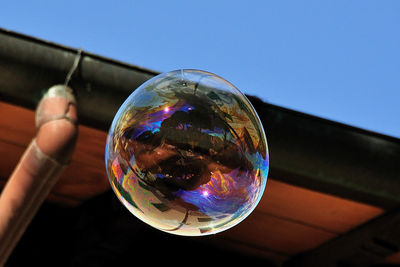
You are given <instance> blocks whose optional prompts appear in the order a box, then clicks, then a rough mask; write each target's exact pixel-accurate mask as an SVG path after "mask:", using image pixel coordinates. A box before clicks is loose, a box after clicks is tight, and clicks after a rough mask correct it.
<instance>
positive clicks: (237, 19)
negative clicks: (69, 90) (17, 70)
mask: <svg viewBox="0 0 400 267" xmlns="http://www.w3.org/2000/svg"><path fill="white" fill-rule="evenodd" d="M0 27H2V28H6V29H9V30H14V31H17V32H21V33H25V34H28V35H32V36H35V37H38V38H42V39H46V40H49V41H53V42H56V43H60V44H63V45H67V46H71V47H75V48H79V47H81V48H82V49H84V50H86V51H90V52H93V53H96V54H99V55H102V56H106V57H110V58H114V59H117V60H120V61H123V62H127V63H131V64H136V65H139V66H142V67H146V68H149V69H153V70H156V71H160V72H164V71H170V70H175V69H180V68H196V69H202V70H206V71H209V72H213V73H215V74H217V75H219V76H222V77H224V78H225V79H227V80H228V81H230V82H231V83H233V84H234V85H236V86H237V87H238V88H239V89H240V90H241V91H243V92H245V93H246V94H250V95H257V96H258V97H260V98H262V99H263V100H264V101H266V102H269V103H272V104H276V105H279V106H283V107H287V108H290V109H294V110H297V111H301V112H305V113H309V114H313V115H317V116H320V117H323V118H327V119H331V120H335V121H339V122H343V123H346V124H350V125H353V126H356V127H360V128H364V129H367V130H372V131H376V132H379V133H383V134H387V135H391V136H395V137H400V104H399V103H400V1H395V0H393V1H366V0H363V1H338V0H337V1H249V0H247V1H235V0H229V1H225V0H224V1H222V0H221V1H218V0H214V1H211V0H207V1H205V0H202V1H200V0H198V1H183V0H182V1H173V0H168V1H161V0H160V1H145V0H142V1H133V0H132V1H82V0H81V1H77V0H70V1H40V0H37V1H3V2H2V4H1V9H0ZM266 130H267V129H266Z"/></svg>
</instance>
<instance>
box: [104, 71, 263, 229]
mask: <svg viewBox="0 0 400 267" xmlns="http://www.w3.org/2000/svg"><path fill="white" fill-rule="evenodd" d="M105 161H106V169H107V174H108V178H109V181H110V183H111V186H112V188H113V190H114V192H115V193H116V195H117V196H118V198H119V200H120V201H121V202H122V203H123V205H124V206H125V207H127V208H128V210H129V211H130V212H131V213H133V214H134V215H135V216H136V217H138V218H139V219H141V220H142V221H144V222H145V223H147V224H149V225H151V226H153V227H155V228H157V229H159V230H162V231H165V232H169V233H173V234H177V235H185V236H199V235H207V234H215V233H218V232H221V231H223V230H226V229H228V228H231V227H233V226H234V225H236V224H238V223H239V222H241V221H242V220H243V219H244V218H245V217H247V216H248V215H249V214H250V213H251V212H252V211H253V210H254V208H255V207H256V206H257V204H258V202H259V201H260V199H261V196H262V194H263V192H264V189H265V185H266V181H267V173H268V148H267V142H266V138H265V134H264V130H263V127H262V124H261V122H260V120H259V118H258V116H257V114H256V111H255V110H254V108H253V107H252V105H251V104H250V102H249V100H248V99H247V98H246V97H245V96H244V95H243V94H242V93H241V92H240V91H239V90H238V89H236V87H234V86H233V85H232V84H230V83H229V82H227V81H226V80H224V79H222V78H220V77H218V76H216V75H214V74H211V73H208V72H204V71H199V70H178V71H172V72H168V73H164V74H160V75H158V76H156V77H154V78H152V79H150V80H149V81H147V82H145V83H144V84H143V85H141V86H140V87H139V88H137V89H136V90H135V91H134V92H133V93H132V94H131V95H130V96H129V97H128V98H127V99H126V101H125V102H124V103H123V104H122V106H121V107H120V109H119V110H118V112H117V114H116V116H115V118H114V120H113V122H112V125H111V128H110V131H109V134H108V138H107V145H106V151H105Z"/></svg>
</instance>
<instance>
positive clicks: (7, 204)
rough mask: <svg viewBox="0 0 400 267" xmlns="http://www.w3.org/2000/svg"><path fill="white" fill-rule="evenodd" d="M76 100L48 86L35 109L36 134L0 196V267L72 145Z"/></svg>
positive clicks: (68, 90) (64, 90)
mask: <svg viewBox="0 0 400 267" xmlns="http://www.w3.org/2000/svg"><path fill="white" fill-rule="evenodd" d="M77 118H78V115H77V108H76V100H75V97H74V95H73V92H72V90H71V88H69V87H68V86H66V85H56V86H53V87H51V88H50V89H49V90H48V91H47V93H46V94H45V95H44V96H43V98H42V99H41V101H40V102H39V105H38V107H37V109H36V127H37V135H36V137H35V138H34V139H33V140H32V142H31V143H30V145H29V146H28V148H27V149H26V151H25V153H24V154H23V156H22V157H21V159H20V161H19V163H18V165H17V166H16V168H15V170H14V171H13V173H12V174H11V177H10V178H9V180H8V182H7V184H6V186H5V188H4V189H3V192H2V194H1V196H0V266H3V265H4V264H5V263H6V261H7V259H8V257H9V255H10V254H11V252H12V251H13V249H14V248H15V246H16V244H17V243H18V241H19V239H20V238H21V236H22V234H23V233H24V232H25V230H26V228H27V227H28V225H29V223H30V222H31V220H32V218H33V217H34V215H35V214H36V212H37V210H38V209H39V207H40V205H41V204H42V202H43V201H44V200H45V198H46V197H47V195H48V194H49V192H50V190H51V189H52V188H53V186H54V185H55V183H56V182H57V180H58V178H59V176H60V174H61V173H62V171H63V169H64V168H65V166H67V165H68V162H69V160H70V158H71V155H72V152H73V150H74V147H75V143H76V139H77V135H78V127H77Z"/></svg>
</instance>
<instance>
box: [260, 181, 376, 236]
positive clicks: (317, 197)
mask: <svg viewBox="0 0 400 267" xmlns="http://www.w3.org/2000/svg"><path fill="white" fill-rule="evenodd" d="M257 210H260V211H262V212H264V213H267V214H271V215H274V216H277V217H280V218H285V219H289V220H293V221H297V222H300V223H303V224H306V225H310V226H314V227H316V228H321V229H324V230H326V231H328V232H333V233H345V232H347V231H349V230H351V229H353V228H354V227H356V226H358V225H360V224H362V223H364V222H366V221H368V220H370V219H372V218H374V217H377V216H379V215H380V214H382V213H383V212H384V210H383V209H382V208H380V207H375V206H371V205H367V204H364V203H359V202H355V201H351V200H348V199H344V198H339V197H337V196H332V195H328V194H324V193H320V192H316V191H313V190H309V189H307V188H302V187H299V186H294V185H290V184H287V183H284V182H280V181H277V180H273V179H271V178H269V180H268V182H267V187H266V190H265V192H264V196H263V198H262V199H261V201H260V204H259V205H258V207H257Z"/></svg>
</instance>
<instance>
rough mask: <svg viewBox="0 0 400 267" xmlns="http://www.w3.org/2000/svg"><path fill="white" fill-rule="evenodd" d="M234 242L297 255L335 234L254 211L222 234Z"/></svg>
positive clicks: (222, 236)
mask: <svg viewBox="0 0 400 267" xmlns="http://www.w3.org/2000/svg"><path fill="white" fill-rule="evenodd" d="M220 236H221V238H225V239H227V240H230V241H232V242H239V243H243V244H245V245H246V246H248V247H254V248H257V249H261V250H266V251H276V252H280V253H284V254H286V255H295V254H297V253H299V252H302V251H306V250H310V249H312V248H315V247H317V246H319V245H321V244H322V243H324V242H326V241H328V240H330V239H332V238H334V237H336V235H335V234H333V233H329V232H326V231H324V230H321V229H317V228H314V227H311V226H308V225H303V224H300V223H296V222H292V221H289V220H285V219H281V218H277V217H274V216H271V215H268V214H263V213H262V212H257V211H255V212H254V213H252V214H251V215H250V216H249V217H247V218H246V219H245V220H244V221H243V222H241V223H240V224H239V225H237V226H235V227H233V228H231V229H230V230H228V231H226V232H222V233H221V234H220Z"/></svg>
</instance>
